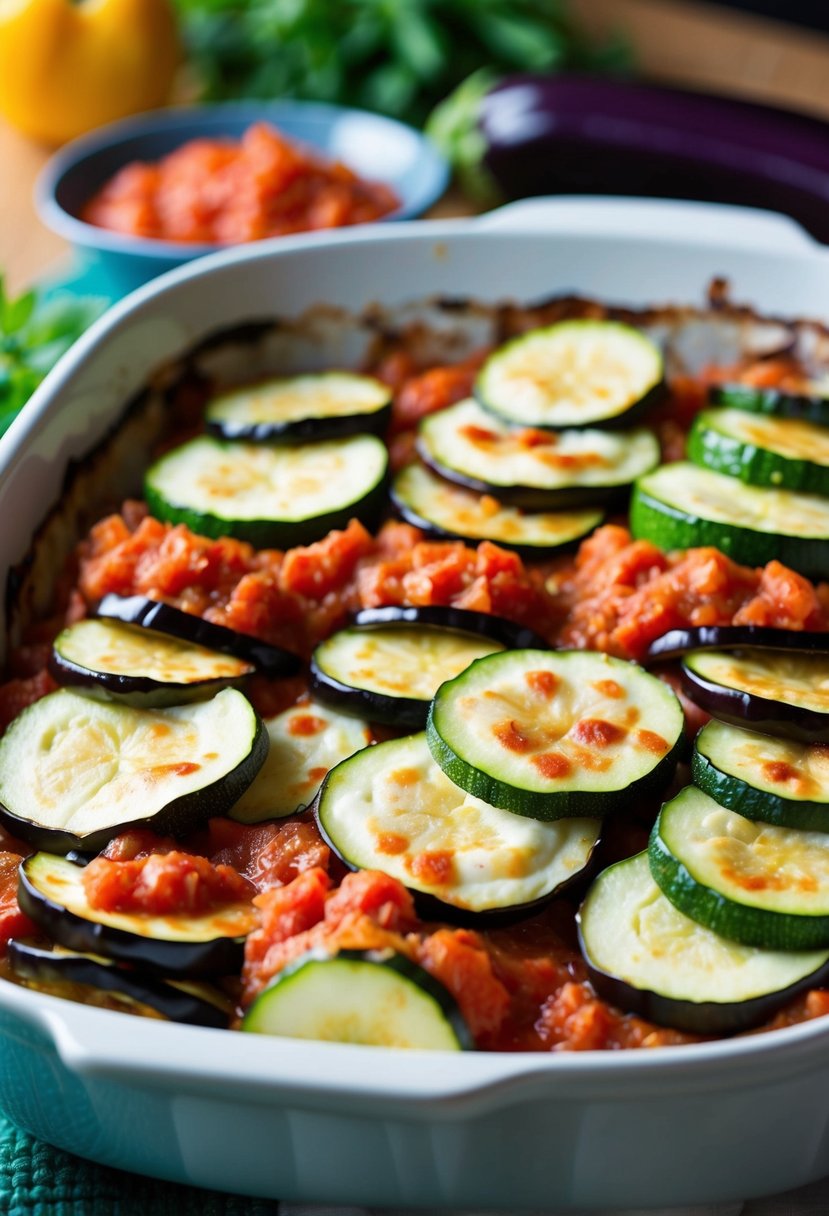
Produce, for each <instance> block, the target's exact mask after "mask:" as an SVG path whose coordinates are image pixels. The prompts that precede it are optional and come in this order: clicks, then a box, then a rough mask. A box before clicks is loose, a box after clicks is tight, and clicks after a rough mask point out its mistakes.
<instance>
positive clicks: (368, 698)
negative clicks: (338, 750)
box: [311, 624, 503, 728]
mask: <svg viewBox="0 0 829 1216" xmlns="http://www.w3.org/2000/svg"><path fill="white" fill-rule="evenodd" d="M500 650H503V645H502V644H501V643H500V642H496V641H493V640H492V639H490V638H486V637H481V636H480V634H472V633H466V632H464V633H460V632H458V631H456V630H450V629H442V628H440V629H439V628H434V627H432V626H427V625H402V624H401V625H376V626H372V627H370V628H369V627H362V628H361V627H359V626H355V627H354V628H351V629H341V630H340V631H339V632H338V633H334V634H332V635H331V637H330V638H327V639H326V641H324V642H321V643H320V645H319V646H318V647H317V648H316V650H315V651H314V654H313V657H312V659H311V690H312V692H313V693H314V695H315V696H316V697H317V698H318V699H319V700H320V701H323V702H325V703H326V704H330V705H333V706H334V707H335V708H338V709H340V710H341V711H342V712H343V713H352V714H356V715H358V716H359V717H361V718H366V719H368V720H369V721H370V722H382V723H386V724H388V725H390V726H400V727H414V728H418V727H422V726H425V724H426V715H427V714H428V712H429V702H430V701H431V699H432V697H433V696H434V695H435V692H436V691H437V689H438V687H439V685H440V684H442V683H443V681H444V680H447V679H451V678H452V677H453V676H455V675H457V674H458V673H459V672H461V671H464V670H465V669H466V668H467V667H468V666H469V664H470V663H473V662H474V661H475V660H476V659H479V658H481V657H482V656H483V655H489V654H493V653H494V652H495V651H500Z"/></svg>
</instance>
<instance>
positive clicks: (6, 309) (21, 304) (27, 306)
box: [0, 291, 37, 334]
mask: <svg viewBox="0 0 829 1216" xmlns="http://www.w3.org/2000/svg"><path fill="white" fill-rule="evenodd" d="M36 302H37V297H36V295H35V293H34V292H33V291H27V292H25V293H24V294H23V295H22V296H18V297H17V299H16V300H10V299H8V298H6V299H5V300H4V301H3V311H2V313H0V329H2V331H3V333H5V334H16V333H19V331H20V330H21V329H22V328H23V326H24V325H25V324H26V322H27V321H28V320H29V318H30V317H31V315H32V313H33V312H34V309H35V304H36Z"/></svg>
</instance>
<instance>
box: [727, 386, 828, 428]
mask: <svg viewBox="0 0 829 1216" xmlns="http://www.w3.org/2000/svg"><path fill="white" fill-rule="evenodd" d="M710 398H711V401H712V403H713V404H714V405H724V406H728V407H730V408H733V409H735V410H750V411H751V413H753V414H770V415H772V416H775V417H778V418H802V419H803V420H804V421H808V422H816V423H817V424H818V425H819V426H829V385H828V384H827V383H826V381H825V380H823V381H820V380H814V381H809V380H805V381H804V384H803V391H802V392H791V391H789V390H785V389H779V388H757V387H755V386H754V385H753V384H719V385H717V386H716V387H715V388H712V389H711V392H710Z"/></svg>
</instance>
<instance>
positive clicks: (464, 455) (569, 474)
mask: <svg viewBox="0 0 829 1216" xmlns="http://www.w3.org/2000/svg"><path fill="white" fill-rule="evenodd" d="M417 450H418V453H419V454H420V457H421V459H422V460H424V461H425V462H426V464H427V465H429V467H430V468H432V469H434V470H436V471H437V472H438V473H439V474H440V475H441V476H442V477H445V478H448V480H449V481H454V482H457V483H458V485H461V486H465V487H466V488H467V489H470V490H480V491H482V492H483V493H485V494H491V495H493V497H495V498H496V499H498V500H499V501H500V502H502V503H506V504H508V505H511V506H515V507H523V508H525V509H526V510H530V511H532V510H538V511H545V510H556V509H557V508H559V507H561V506H566V505H568V504H572V503H579V502H588V503H595V502H597V501H598V500H599V499H602V498H608V497H611V496H613V495H615V494H617V493H618V492H619V491H623V490H624V489H625V488H626V487H627V486H629V485H630V484H631V482H632V481H634V480H635V479H636V478H637V477H640V476H641V475H642V474H643V473H647V472H648V470H649V469H652V468H654V467H655V466H656V465H657V464H658V463H659V444H658V443H657V440H656V437H655V436H654V435H653V434H652V432H651V431H647V430H644V429H641V428H640V429H639V430H634V431H618V432H608V431H599V430H568V431H561V432H545V431H539V430H526V429H524V430H520V429H517V428H515V427H512V426H509V425H507V424H506V423H504V422H501V421H500V419H498V418H494V417H493V416H492V415H491V414H487V413H486V411H485V410H483V409H481V407H480V405H478V403H477V402H476V401H473V400H471V399H470V400H468V401H460V402H459V403H458V404H457V405H452V406H450V407H449V409H445V410H440V411H439V412H438V413H435V414H429V415H428V416H427V417H426V418H424V419H422V421H421V422H420V425H419V426H418V430H417Z"/></svg>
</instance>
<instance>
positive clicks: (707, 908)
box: [648, 803, 829, 950]
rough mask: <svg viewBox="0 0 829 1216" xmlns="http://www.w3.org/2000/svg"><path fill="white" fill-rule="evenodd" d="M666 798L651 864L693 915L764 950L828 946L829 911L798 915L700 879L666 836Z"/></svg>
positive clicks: (659, 879)
mask: <svg viewBox="0 0 829 1216" xmlns="http://www.w3.org/2000/svg"><path fill="white" fill-rule="evenodd" d="M668 806H670V803H666V804H665V805H664V806H663V807H662V809H661V810H660V812H659V814H658V815H657V818H656V823H655V824H654V825H653V831H652V832H651V836H650V840H649V841H648V863H649V865H650V870H651V874H652V875H653V878H654V881H655V882H656V883H657V885H658V886H659V887H660V889H661V890H662V891H663V893H664V894H665V895H667V897H668V899H669V900H670V901H671V903H672V904H673V905H674V907H676V908H679V910H680V912H684V913H685V915H686V916H688V917H690V919H691V920H695V921H697V923H698V924H700V925H705V926H706V928H708V929H711V930H712V931H713V932H714V933H718V934H719V935H720V936H721V937H726V938H730V939H731V940H732V941H735V942H740V944H741V945H743V946H756V947H758V948H759V949H761V950H822V949H825V948H826V947H829V915H827V916H796V915H794V914H792V913H789V912H771V911H768V910H766V909H765V908H756V907H750V906H748V905H746V904H737V903H735V902H734V901H733V900H731V899H728V898H727V897H726V896H724V895H722V894H721V893H720V892H719V891H716V890H714V889H713V888H712V887H709V886H706V885H704V884H703V883H701V882H699V881H698V880H697V879H696V878H695V877H694V875H693V874H692V873H691V872H690V870H689V869H688V868H687V866H685V865H684V864H683V863H682V862H681V861H680V860H679V859H678V858H677V857H675V856H674V854H673V853H672V852H671V849H670V847H669V846H668V844H667V843H666V842H665V840H664V838H663V835H662V821H663V816H664V814H665V809H666V807H668Z"/></svg>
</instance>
